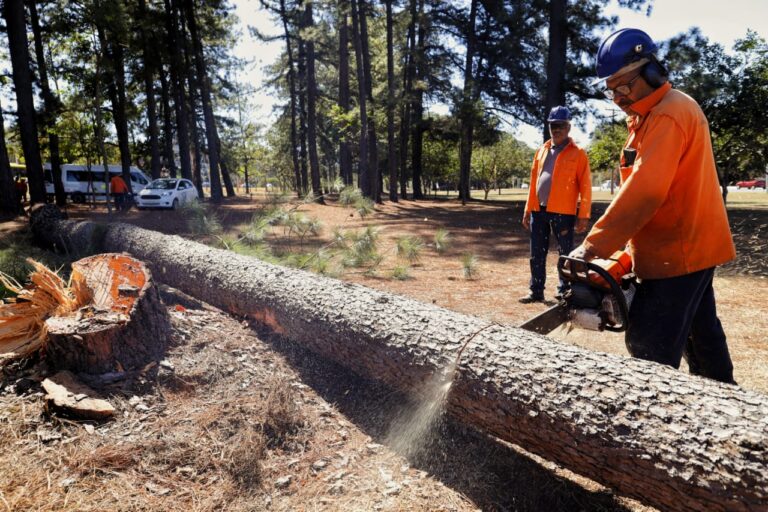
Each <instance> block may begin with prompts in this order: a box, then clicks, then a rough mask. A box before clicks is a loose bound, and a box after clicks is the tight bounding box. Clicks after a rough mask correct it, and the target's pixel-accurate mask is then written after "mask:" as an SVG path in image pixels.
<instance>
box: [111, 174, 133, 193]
mask: <svg viewBox="0 0 768 512" xmlns="http://www.w3.org/2000/svg"><path fill="white" fill-rule="evenodd" d="M109 191H110V192H111V193H112V194H125V193H127V192H128V186H127V185H126V184H125V180H123V178H122V177H120V176H113V177H112V179H111V180H109Z"/></svg>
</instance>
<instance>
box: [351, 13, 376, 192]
mask: <svg viewBox="0 0 768 512" xmlns="http://www.w3.org/2000/svg"><path fill="white" fill-rule="evenodd" d="M357 7H358V11H359V20H360V44H361V47H360V49H361V51H362V58H363V73H364V74H365V93H366V95H367V101H366V106H367V108H368V115H367V118H368V138H367V142H368V177H369V181H368V191H367V193H366V195H367V196H368V197H370V198H371V199H373V200H374V201H376V202H377V203H380V202H381V187H380V186H379V182H380V181H381V174H380V171H379V150H378V140H377V138H376V121H375V110H376V107H375V103H374V100H373V73H372V72H371V51H370V48H369V46H370V45H369V42H368V8H367V4H366V3H365V0H357Z"/></svg>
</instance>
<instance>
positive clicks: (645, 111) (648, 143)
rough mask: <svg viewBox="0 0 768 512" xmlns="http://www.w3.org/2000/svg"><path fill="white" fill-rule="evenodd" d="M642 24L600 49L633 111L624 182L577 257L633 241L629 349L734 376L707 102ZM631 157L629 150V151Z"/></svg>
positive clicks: (616, 94)
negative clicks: (720, 292) (718, 302)
mask: <svg viewBox="0 0 768 512" xmlns="http://www.w3.org/2000/svg"><path fill="white" fill-rule="evenodd" d="M656 51H657V46H656V43H654V42H653V40H652V39H651V37H650V36H649V35H648V34H646V33H645V32H643V31H642V30H638V29H633V28H627V29H622V30H619V31H616V32H614V33H613V34H611V35H609V36H608V37H607V38H606V39H605V40H604V41H603V43H602V44H601V45H600V49H599V50H598V54H597V76H598V82H601V81H605V89H604V93H605V95H606V97H608V98H609V99H611V100H613V102H614V103H615V104H616V105H618V106H619V107H620V108H621V109H622V110H623V111H624V112H625V113H626V114H627V115H628V116H629V118H628V125H629V138H628V139H627V142H626V144H625V146H624V152H623V155H622V158H621V165H622V168H621V180H622V183H623V184H622V187H621V189H619V193H618V195H617V196H616V198H615V199H614V200H613V202H612V203H611V205H610V206H609V207H608V209H607V210H606V212H605V214H604V215H603V216H602V217H600V219H598V221H597V222H596V223H595V225H594V227H593V228H592V230H591V231H590V232H589V235H587V237H586V239H585V240H584V243H583V244H582V245H581V246H580V247H578V248H576V250H575V251H573V253H572V254H571V256H574V257H577V258H581V259H585V260H591V259H593V258H595V257H601V258H606V257H608V256H610V255H611V254H612V253H613V252H614V251H616V250H618V249H621V248H622V247H623V246H624V244H625V243H627V242H629V248H630V252H631V254H632V263H633V270H634V272H635V274H636V275H637V277H638V278H639V284H638V286H637V291H636V293H635V297H634V300H633V301H632V305H631V307H630V310H629V322H628V326H627V332H626V337H625V340H626V344H627V349H628V350H629V353H630V354H631V355H632V356H634V357H637V358H640V359H647V360H649V361H656V362H658V363H662V364H666V365H669V366H672V367H674V368H678V367H679V366H680V360H681V359H682V357H683V356H685V358H686V359H687V361H688V366H689V368H690V371H691V373H692V374H695V375H702V376H704V377H708V378H710V379H715V380H719V381H722V382H728V383H733V382H734V381H733V364H732V363H731V357H730V354H729V352H728V345H727V343H726V339H725V333H724V332H723V327H722V325H720V320H719V319H718V318H717V309H716V307H715V292H714V290H713V288H712V279H713V277H714V274H715V267H716V266H717V265H721V264H723V263H725V262H727V261H730V260H732V259H733V258H734V257H735V256H736V250H735V247H734V245H733V239H732V238H731V230H730V227H729V225H728V216H727V214H726V211H725V204H724V203H723V197H722V195H721V194H720V184H719V182H718V178H717V169H716V168H715V159H714V154H713V152H712V141H711V139H710V134H709V123H708V122H707V118H706V117H705V116H704V112H702V110H701V107H699V105H698V104H697V103H696V101H695V100H694V99H693V98H691V97H690V96H688V95H687V94H685V93H682V92H680V91H677V90H675V89H673V88H672V85H671V84H670V83H669V82H668V81H667V71H666V69H665V68H664V66H663V65H662V64H661V62H659V60H658V59H657V58H656V55H655V53H656ZM630 155H631V157H630Z"/></svg>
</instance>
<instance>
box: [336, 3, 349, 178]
mask: <svg viewBox="0 0 768 512" xmlns="http://www.w3.org/2000/svg"><path fill="white" fill-rule="evenodd" d="M348 15H349V5H348V2H346V1H345V0H341V1H340V2H339V5H338V17H339V20H338V23H339V107H341V111H342V112H343V113H344V114H347V113H348V112H349V104H350V102H349V25H348V23H347V17H348ZM348 136H349V134H348V133H344V134H343V135H342V136H341V139H340V140H339V173H340V174H341V179H342V180H343V181H344V185H352V152H351V151H350V149H349V141H348V140H347V137H348Z"/></svg>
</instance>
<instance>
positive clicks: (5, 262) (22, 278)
mask: <svg viewBox="0 0 768 512" xmlns="http://www.w3.org/2000/svg"><path fill="white" fill-rule="evenodd" d="M27 258H32V259H33V260H35V261H38V262H40V263H42V264H44V265H45V266H46V267H48V268H50V269H53V270H56V272H57V273H58V274H59V275H61V276H62V277H63V278H64V279H65V280H66V279H67V278H69V273H70V271H71V269H70V267H69V265H70V264H71V263H72V262H73V261H74V258H72V257H69V256H66V255H61V254H56V253H54V252H51V251H48V250H45V249H41V248H39V247H37V246H36V245H35V244H34V242H33V238H32V235H31V233H29V232H27V231H22V232H18V233H13V234H11V235H9V236H8V237H6V238H5V239H3V240H0V272H3V273H4V274H7V275H9V276H11V277H12V278H13V279H15V280H16V281H18V282H19V283H21V284H24V283H26V282H27V280H28V279H29V274H30V272H32V270H33V269H32V267H31V266H30V265H29V263H27V262H26V259H27ZM11 296H15V294H13V293H11V292H10V291H9V290H8V289H6V288H5V287H4V286H3V285H2V284H0V299H3V298H6V297H11Z"/></svg>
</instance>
